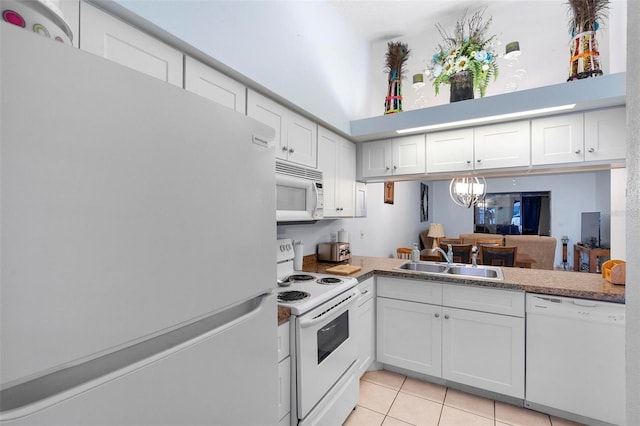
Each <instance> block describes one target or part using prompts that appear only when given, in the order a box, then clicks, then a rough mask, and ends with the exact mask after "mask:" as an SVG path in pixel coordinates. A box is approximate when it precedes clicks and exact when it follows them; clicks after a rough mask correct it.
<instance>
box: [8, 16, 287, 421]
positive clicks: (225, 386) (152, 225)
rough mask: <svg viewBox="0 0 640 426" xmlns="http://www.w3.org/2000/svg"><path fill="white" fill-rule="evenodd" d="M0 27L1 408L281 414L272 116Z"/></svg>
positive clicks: (22, 415)
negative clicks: (262, 119)
mask: <svg viewBox="0 0 640 426" xmlns="http://www.w3.org/2000/svg"><path fill="white" fill-rule="evenodd" d="M0 31H1V32H0V43H1V47H0V48H1V51H0V55H1V60H0V64H1V65H0V93H1V97H0V99H1V100H0V114H1V122H0V126H1V127H0V129H1V130H0V137H1V147H0V162H1V163H0V164H1V165H0V167H1V168H0V173H1V174H0V177H1V180H0V185H1V206H0V214H1V216H0V237H1V246H0V249H1V252H0V256H1V257H0V262H1V264H0V266H1V272H0V274H1V275H0V279H1V287H0V304H1V305H0V315H1V317H0V327H1V329H0V331H1V334H0V339H1V340H0V348H1V349H0V356H1V358H0V378H1V388H0V392H1V393H0V405H1V410H0V423H1V424H2V425H27V424H31V425H92V426H93V425H205V424H206V425H234V424H236V425H267V424H276V423H277V417H278V416H277V404H278V400H277V393H278V380H277V377H278V375H277V353H276V349H277V348H276V341H277V315H276V309H277V308H276V301H275V296H274V293H273V290H274V287H275V283H276V262H275V259H274V256H273V250H271V247H272V246H273V242H274V241H275V240H276V219H275V210H276V209H275V170H274V164H275V163H274V147H273V142H272V139H273V135H274V131H273V129H270V128H268V127H266V126H263V125H262V124H259V123H257V122H256V121H254V120H252V119H250V118H248V117H246V116H244V115H242V114H239V113H237V112H235V111H232V110H230V109H227V108H224V107H221V106H218V105H216V104H214V103H213V102H211V101H209V100H206V99H204V98H201V97H199V96H197V95H195V94H192V93H189V92H187V91H185V90H182V89H180V88H176V87H173V86H171V85H169V84H166V83H164V82H161V81H159V80H156V79H153V78H151V77H148V76H146V75H143V74H141V73H138V72H136V71H133V70H130V69H128V68H125V67H122V66H120V65H118V64H115V63H112V62H109V61H107V60H104V59H102V58H100V57H97V56H94V55H92V54H89V53H86V52H83V51H80V50H77V49H74V48H72V47H69V46H66V45H62V44H59V43H57V42H55V41H52V40H50V39H46V38H44V37H41V36H38V35H35V34H34V33H31V32H30V31H27V30H24V29H21V28H18V27H15V26H12V25H9V24H6V23H4V22H2V23H0Z"/></svg>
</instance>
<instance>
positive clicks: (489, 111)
mask: <svg viewBox="0 0 640 426" xmlns="http://www.w3.org/2000/svg"><path fill="white" fill-rule="evenodd" d="M625 92H626V73H617V74H609V75H603V76H601V77H592V78H586V79H583V80H575V81H570V82H566V83H561V84H555V85H553V86H545V87H540V88H535V89H528V90H521V91H517V92H511V93H506V94H503V95H495V96H488V97H485V98H479V99H473V100H468V101H461V102H455V103H450V104H446V105H439V106H435V107H430V108H422V109H417V110H412V111H404V112H401V113H398V114H389V115H385V116H381V117H371V118H365V119H361V120H352V121H351V138H352V139H353V140H355V141H358V142H362V141H371V140H376V139H384V138H390V137H399V136H403V135H399V134H398V133H397V132H396V131H397V130H403V129H412V128H415V127H420V126H431V125H439V126H442V127H440V128H439V129H438V130H445V129H447V128H449V129H450V128H455V127H463V126H460V125H456V124H454V123H455V122H459V121H463V120H475V119H482V120H483V122H482V124H489V123H495V122H499V121H512V120H516V119H515V118H514V119H509V120H504V119H501V118H495V119H492V117H494V116H499V115H504V114H511V113H519V112H526V111H531V110H537V109H543V108H550V107H557V106H560V105H567V104H576V106H575V107H574V108H573V109H570V110H566V111H563V112H562V113H563V114H566V113H572V112H579V111H587V110H592V109H600V108H608V107H613V106H620V105H625V103H626V101H625V99H626V97H625ZM554 114H559V113H557V112H556V113H553V112H551V113H547V114H543V115H554ZM543 115H541V114H536V115H531V116H527V115H523V116H520V117H518V118H517V120H523V119H527V118H531V117H533V116H535V117H541V116H543ZM447 123H452V124H451V125H450V126H448V125H447ZM477 125H481V124H477ZM464 127H467V126H464ZM415 133H426V131H424V130H423V131H416V132H415Z"/></svg>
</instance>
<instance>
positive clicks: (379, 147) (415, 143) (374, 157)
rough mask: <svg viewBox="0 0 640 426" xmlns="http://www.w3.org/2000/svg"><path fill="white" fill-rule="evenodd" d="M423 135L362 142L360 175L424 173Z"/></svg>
mask: <svg viewBox="0 0 640 426" xmlns="http://www.w3.org/2000/svg"><path fill="white" fill-rule="evenodd" d="M424 149H425V148H424V135H412V136H405V137H402V138H394V139H385V140H380V141H375V142H366V143H363V144H362V158H361V160H362V176H363V177H365V178H366V177H378V176H399V175H410V174H419V173H424V171H425V151H424Z"/></svg>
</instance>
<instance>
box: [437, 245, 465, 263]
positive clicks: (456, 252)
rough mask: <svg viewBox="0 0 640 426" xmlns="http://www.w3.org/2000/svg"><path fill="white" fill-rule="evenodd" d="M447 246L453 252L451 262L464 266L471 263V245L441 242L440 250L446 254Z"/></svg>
mask: <svg viewBox="0 0 640 426" xmlns="http://www.w3.org/2000/svg"><path fill="white" fill-rule="evenodd" d="M449 245H450V246H451V250H452V251H453V259H451V261H452V262H455V263H464V264H469V263H471V248H472V247H473V246H472V245H471V244H451V243H442V242H441V243H440V248H441V249H442V250H444V252H445V253H447V252H448V251H449ZM443 260H444V259H443Z"/></svg>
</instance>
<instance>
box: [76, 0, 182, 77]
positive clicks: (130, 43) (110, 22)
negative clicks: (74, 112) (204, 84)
mask: <svg viewBox="0 0 640 426" xmlns="http://www.w3.org/2000/svg"><path fill="white" fill-rule="evenodd" d="M80 32H81V34H82V37H81V38H80V48H81V49H82V50H86V51H87V52H91V53H94V54H96V55H99V56H102V57H103V58H106V59H109V60H111V61H114V62H117V63H119V64H121V65H124V66H127V67H129V68H133V69H135V70H137V71H140V72H143V73H145V74H148V75H150V76H153V77H156V78H158V79H160V80H163V81H166V82H168V83H171V84H173V85H176V86H179V87H182V68H183V67H182V57H183V55H182V52H180V51H178V50H176V49H174V48H172V47H170V46H169V45H167V44H165V43H163V42H161V41H160V40H158V39H156V38H153V37H151V36H149V35H147V34H146V33H144V32H142V31H140V30H138V29H136V28H134V27H132V26H131V25H128V24H126V23H124V22H123V21H121V20H119V19H117V18H114V17H113V16H111V15H109V14H107V13H105V12H102V11H101V10H99V9H97V8H96V7H94V6H92V5H90V4H88V3H86V2H82V3H81V4H80Z"/></svg>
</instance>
